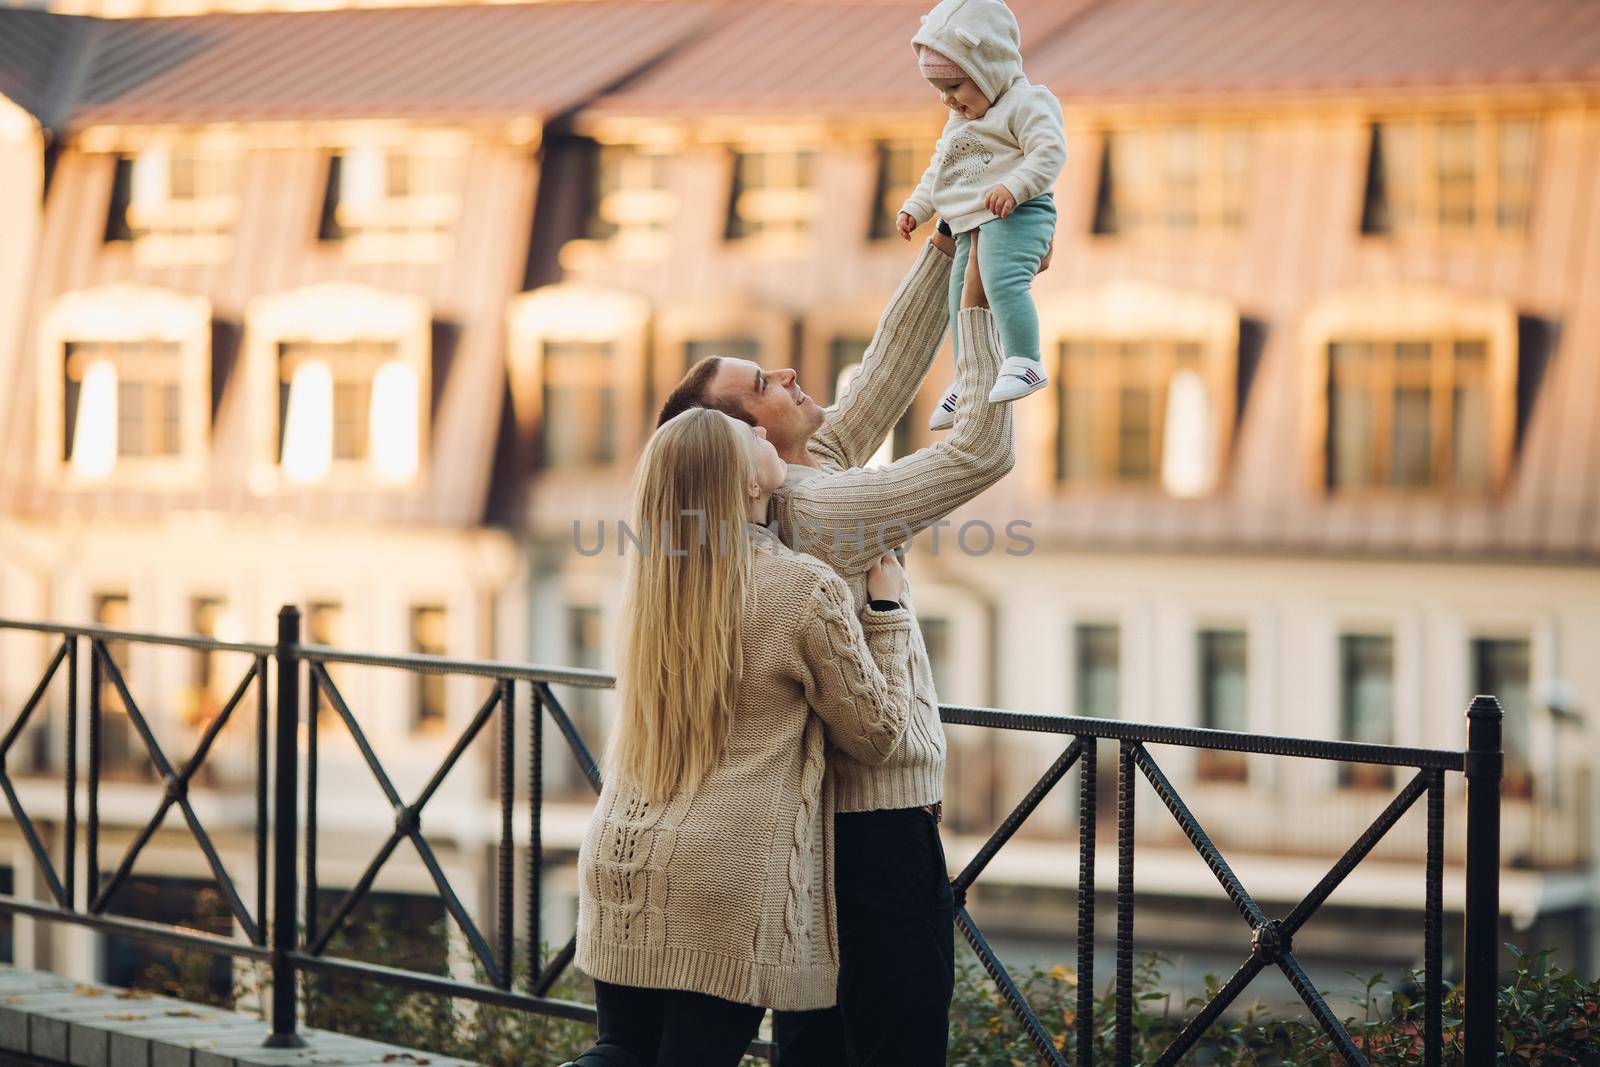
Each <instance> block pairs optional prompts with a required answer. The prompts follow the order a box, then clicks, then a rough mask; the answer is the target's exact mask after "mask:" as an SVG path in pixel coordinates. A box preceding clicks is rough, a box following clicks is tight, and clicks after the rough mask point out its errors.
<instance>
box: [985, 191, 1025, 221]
mask: <svg viewBox="0 0 1600 1067" xmlns="http://www.w3.org/2000/svg"><path fill="white" fill-rule="evenodd" d="M983 206H984V207H986V208H988V209H989V210H990V211H991V212H993V213H994V217H995V218H997V219H1003V218H1005V217H1006V216H1007V215H1009V214H1011V213H1012V212H1013V211H1015V210H1017V198H1016V197H1014V196H1012V195H1011V190H1010V189H1007V188H1006V187H1005V186H1003V185H997V186H995V187H994V188H993V189H990V190H989V191H988V192H987V193H984V194H983Z"/></svg>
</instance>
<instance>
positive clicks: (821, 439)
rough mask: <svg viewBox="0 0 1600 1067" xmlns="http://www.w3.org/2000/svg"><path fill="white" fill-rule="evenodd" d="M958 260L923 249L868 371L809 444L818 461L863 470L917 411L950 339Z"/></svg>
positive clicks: (888, 314) (876, 339) (865, 362)
mask: <svg viewBox="0 0 1600 1067" xmlns="http://www.w3.org/2000/svg"><path fill="white" fill-rule="evenodd" d="M953 262H954V260H953V257H952V256H951V255H950V254H949V253H947V252H945V251H943V250H942V249H940V248H939V246H938V245H936V244H935V243H934V242H933V241H931V240H930V241H929V242H928V243H927V244H926V245H924V246H923V249H922V254H921V255H920V256H918V257H917V261H916V263H914V264H913V265H912V267H911V270H910V272H909V273H908V274H907V275H906V276H905V277H904V278H903V279H901V281H900V287H899V288H898V289H896V290H895V293H894V296H893V297H891V298H890V300H889V304H888V306H887V307H885V308H884V309H883V317H882V318H880V319H879V320H878V328H877V331H876V332H874V333H873V335H872V343H871V344H870V345H868V346H867V351H866V353H865V355H863V356H862V359H861V369H860V370H859V371H857V372H856V375H855V377H854V378H853V379H852V380H851V382H850V385H849V387H848V388H847V389H846V390H845V391H844V395H843V396H841V397H839V399H838V400H837V401H835V402H834V404H833V406H832V407H830V408H829V409H828V411H827V415H826V417H825V418H824V420H823V423H822V426H821V427H820V428H819V429H818V430H817V432H816V433H815V434H813V435H812V437H811V441H810V442H809V443H808V445H807V448H808V449H809V450H810V451H811V453H812V454H813V455H815V456H816V457H817V458H818V459H819V460H821V461H823V462H824V463H831V464H834V465H837V466H840V467H859V466H861V465H862V464H863V463H866V462H867V460H869V459H871V458H872V454H873V453H874V452H876V451H877V450H878V446H879V445H881V444H883V439H884V438H885V437H887V436H888V435H889V431H891V430H893V429H894V425H895V423H897V422H899V421H900V416H902V415H904V414H905V412H906V409H907V408H909V407H910V406H911V401H912V400H914V399H915V398H916V395H917V390H918V389H920V388H922V379H923V378H924V377H926V376H927V373H928V367H929V365H930V364H932V363H933V357H934V355H935V353H937V352H938V351H939V342H940V341H942V340H943V339H944V329H945V326H946V325H947V323H948V321H949V318H950V312H949V308H948V303H949V295H948V294H949V288H948V286H949V284H950V268H951V266H952V264H953Z"/></svg>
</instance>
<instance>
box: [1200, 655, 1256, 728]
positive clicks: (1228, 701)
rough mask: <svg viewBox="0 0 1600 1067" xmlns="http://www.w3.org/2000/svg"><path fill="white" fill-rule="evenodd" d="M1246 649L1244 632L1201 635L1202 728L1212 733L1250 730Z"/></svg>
mask: <svg viewBox="0 0 1600 1067" xmlns="http://www.w3.org/2000/svg"><path fill="white" fill-rule="evenodd" d="M1245 649H1246V638H1245V635H1244V632H1243V631H1242V630H1206V631H1203V632H1202V633H1201V634H1200V725H1201V726H1203V727H1205V728H1206V729H1208V730H1246V729H1249V726H1250V722H1249V714H1248V705H1247V704H1246V695H1247V690H1246V681H1247V676H1246V673H1245Z"/></svg>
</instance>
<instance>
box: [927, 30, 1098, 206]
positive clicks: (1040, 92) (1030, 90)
mask: <svg viewBox="0 0 1600 1067" xmlns="http://www.w3.org/2000/svg"><path fill="white" fill-rule="evenodd" d="M1021 38H1022V34H1021V32H1020V31H1019V30H1018V28H1017V20H1016V17H1015V16H1013V15H1012V14H1011V9H1010V8H1008V7H1006V5H1005V4H1004V3H1003V0H942V2H941V3H940V4H939V5H938V6H937V7H935V8H934V9H933V10H932V11H930V12H929V13H928V14H927V15H925V16H923V19H922V28H921V29H920V30H918V31H917V35H916V36H915V37H913V38H912V40H911V46H912V48H913V50H915V49H917V48H919V47H920V46H922V45H926V46H927V47H929V48H931V49H933V50H934V51H935V52H939V53H941V54H943V55H945V56H948V57H949V58H950V59H952V60H954V61H955V62H956V63H957V64H958V65H959V66H960V67H961V69H962V70H964V71H966V72H967V76H968V77H970V78H971V79H972V81H973V83H974V84H976V85H977V87H978V89H979V90H980V91H981V92H982V93H983V95H984V96H985V97H987V98H988V99H989V110H988V111H987V112H985V113H984V116H983V117H982V118H979V119H964V118H962V117H961V116H960V115H958V114H956V113H955V112H953V111H952V112H951V113H950V121H948V122H946V123H945V127H944V132H943V133H942V134H940V135H939V143H938V144H937V145H936V146H935V147H934V150H933V161H932V162H931V163H929V164H928V169H927V170H926V171H924V172H923V175H922V181H921V182H920V183H919V184H918V185H917V188H916V191H915V192H913V193H912V194H911V198H910V199H909V200H907V201H906V202H905V204H904V205H903V206H902V207H901V208H900V210H901V211H904V212H905V213H906V214H908V215H910V216H911V217H912V218H914V219H916V220H917V225H919V226H920V225H922V224H923V223H924V222H927V221H928V219H929V218H931V217H932V216H933V214H934V212H938V213H939V216H940V217H941V218H943V219H944V220H945V221H946V222H948V223H949V224H950V228H951V229H953V230H955V231H956V232H957V233H962V232H964V231H966V230H970V229H972V228H974V227H976V226H981V225H983V224H984V223H985V222H988V221H989V220H991V219H993V218H994V217H995V216H994V213H993V212H991V211H990V210H989V209H988V208H986V207H984V206H983V196H984V194H985V193H987V192H988V191H989V190H990V189H993V188H994V187H995V186H996V185H1003V186H1005V187H1006V188H1007V189H1009V190H1010V191H1011V195H1012V196H1014V197H1016V198H1017V203H1018V204H1023V203H1026V202H1027V201H1029V200H1032V199H1034V198H1035V197H1039V196H1043V195H1044V194H1045V193H1048V192H1049V191H1050V190H1051V188H1052V187H1053V186H1054V185H1055V182H1056V178H1057V177H1058V176H1059V175H1060V174H1061V168H1062V166H1063V165H1065V163H1066V161H1067V138H1066V134H1065V133H1064V132H1063V130H1062V124H1061V104H1060V103H1059V102H1058V101H1057V100H1056V97H1055V94H1054V93H1052V92H1051V91H1050V90H1049V89H1046V88H1045V87H1044V86H1042V85H1033V84H1031V83H1030V82H1029V81H1028V79H1027V78H1026V77H1025V76H1024V75H1023V73H1022V51H1021Z"/></svg>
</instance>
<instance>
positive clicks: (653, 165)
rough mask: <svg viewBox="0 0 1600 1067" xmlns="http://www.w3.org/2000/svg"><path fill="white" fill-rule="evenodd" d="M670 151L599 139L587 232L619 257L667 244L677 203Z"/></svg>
mask: <svg viewBox="0 0 1600 1067" xmlns="http://www.w3.org/2000/svg"><path fill="white" fill-rule="evenodd" d="M671 178H672V157H671V156H670V155H668V154H667V153H666V152H665V151H662V150H659V149H655V148H651V147H646V146H641V145H603V146H602V147H601V148H600V152H599V158H598V159H597V160H596V163H595V184H594V194H593V197H594V198H593V201H592V203H591V207H590V215H589V224H588V228H587V233H586V236H587V237H588V238H589V239H591V240H595V241H606V242H608V243H609V244H610V247H611V249H612V251H614V252H615V253H617V254H620V255H622V256H623V257H625V258H626V257H630V256H632V257H639V258H652V257H657V256H661V255H664V254H665V253H666V250H667V241H668V227H669V225H670V224H671V222H672V218H673V215H674V214H675V213H676V211H677V208H678V198H677V195H676V194H675V193H674V192H673V190H672V186H671Z"/></svg>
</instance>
